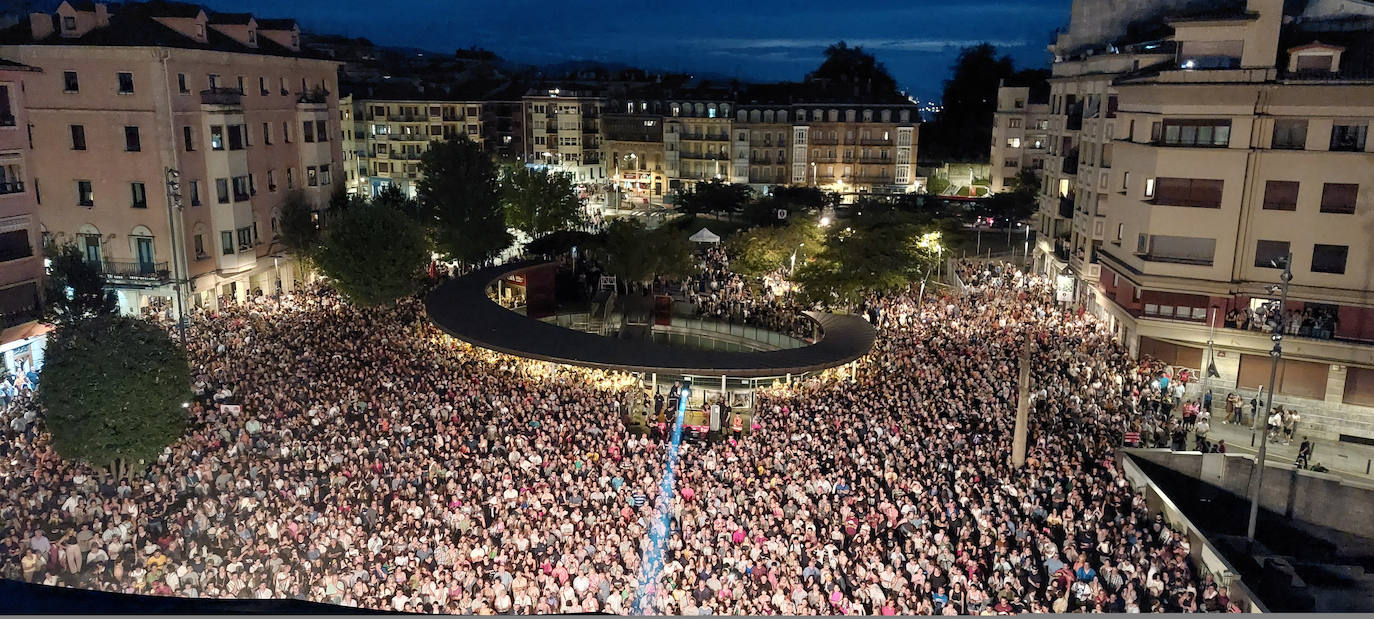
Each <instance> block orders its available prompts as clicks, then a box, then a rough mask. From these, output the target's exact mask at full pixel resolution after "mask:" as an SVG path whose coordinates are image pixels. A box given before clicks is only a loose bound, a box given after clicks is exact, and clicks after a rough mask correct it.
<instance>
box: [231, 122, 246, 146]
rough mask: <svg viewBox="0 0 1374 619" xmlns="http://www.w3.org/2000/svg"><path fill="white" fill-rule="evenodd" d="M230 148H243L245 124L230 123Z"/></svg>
mask: <svg viewBox="0 0 1374 619" xmlns="http://www.w3.org/2000/svg"><path fill="white" fill-rule="evenodd" d="M229 150H243V125H229Z"/></svg>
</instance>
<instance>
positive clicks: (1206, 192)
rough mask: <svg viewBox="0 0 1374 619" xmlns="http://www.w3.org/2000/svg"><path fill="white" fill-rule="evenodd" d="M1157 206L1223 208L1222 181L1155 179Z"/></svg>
mask: <svg viewBox="0 0 1374 619" xmlns="http://www.w3.org/2000/svg"><path fill="white" fill-rule="evenodd" d="M1155 183H1156V187H1155V198H1154V203H1155V204H1161V205H1167V206H1189V207H1194V208H1221V189H1222V181H1220V180H1210V179H1202V178H1166V177H1162V178H1158V179H1155Z"/></svg>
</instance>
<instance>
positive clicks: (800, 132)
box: [791, 103, 919, 200]
mask: <svg viewBox="0 0 1374 619" xmlns="http://www.w3.org/2000/svg"><path fill="white" fill-rule="evenodd" d="M791 111H792V114H791V115H792V117H793V119H794V121H793V130H792V136H791V144H792V157H791V161H792V184H794V185H799V184H810V185H813V186H817V187H820V188H822V189H825V190H827V191H833V192H835V193H838V194H840V195H841V196H845V199H847V200H848V199H852V198H854V197H856V196H859V195H863V194H884V193H888V194H890V193H909V192H912V191H916V190H917V189H918V187H917V183H916V151H917V147H918V138H919V134H918V131H917V128H916V126H917V121H918V115H917V110H916V106H915V105H913V104H911V103H892V104H882V103H798V104H794V105H793V106H792V110H791Z"/></svg>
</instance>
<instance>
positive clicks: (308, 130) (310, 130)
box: [302, 120, 315, 142]
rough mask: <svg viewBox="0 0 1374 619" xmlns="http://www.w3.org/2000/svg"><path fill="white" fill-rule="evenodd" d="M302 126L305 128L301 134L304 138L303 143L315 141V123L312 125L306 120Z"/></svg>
mask: <svg viewBox="0 0 1374 619" xmlns="http://www.w3.org/2000/svg"><path fill="white" fill-rule="evenodd" d="M304 125H305V126H304V133H303V134H302V135H304V136H305V141H306V142H314V141H315V123H313V122H311V121H308V120H307V121H305V123H304Z"/></svg>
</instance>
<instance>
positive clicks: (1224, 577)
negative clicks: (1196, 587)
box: [1117, 450, 1267, 613]
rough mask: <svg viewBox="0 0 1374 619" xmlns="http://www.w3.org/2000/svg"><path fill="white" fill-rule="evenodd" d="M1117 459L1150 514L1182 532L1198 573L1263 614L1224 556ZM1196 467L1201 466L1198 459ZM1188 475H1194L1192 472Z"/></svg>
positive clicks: (1147, 480) (1245, 606)
mask: <svg viewBox="0 0 1374 619" xmlns="http://www.w3.org/2000/svg"><path fill="white" fill-rule="evenodd" d="M1125 451H1129V452H1130V455H1133V456H1137V455H1140V454H1138V453H1136V452H1138V451H1150V452H1153V451H1154V450H1125ZM1199 455H1200V454H1199ZM1117 459H1118V461H1119V462H1120V463H1121V466H1122V469H1123V470H1124V471H1125V473H1126V479H1127V480H1128V481H1129V482H1130V484H1131V487H1132V488H1134V489H1135V490H1136V492H1139V493H1141V494H1142V495H1143V496H1144V497H1145V503H1146V505H1148V506H1149V508H1150V511H1151V512H1159V513H1161V514H1163V515H1164V521H1165V522H1166V523H1168V525H1169V527H1171V528H1173V529H1174V530H1176V531H1182V532H1183V533H1184V535H1187V536H1188V547H1189V549H1190V552H1189V559H1190V560H1191V561H1192V563H1193V565H1194V566H1195V567H1196V568H1197V569H1198V571H1199V572H1202V573H1206V574H1211V575H1212V577H1213V578H1214V579H1216V582H1217V583H1218V584H1219V585H1220V586H1222V587H1225V588H1226V593H1227V596H1228V597H1229V598H1231V599H1232V600H1235V601H1236V604H1237V605H1239V606H1240V608H1241V609H1242V610H1244V611H1246V612H1256V613H1262V612H1267V611H1266V609H1265V608H1264V606H1263V605H1262V604H1261V603H1260V602H1259V598H1258V597H1256V596H1255V594H1254V592H1252V591H1250V588H1249V587H1246V586H1245V584H1244V583H1243V582H1241V576H1240V572H1238V571H1236V569H1235V567H1233V566H1232V565H1231V563H1230V562H1228V561H1227V560H1226V558H1225V557H1222V556H1221V553H1220V552H1218V551H1217V549H1216V548H1215V547H1214V546H1212V543H1211V542H1210V541H1208V540H1207V538H1206V537H1204V536H1203V535H1202V531H1201V530H1199V529H1198V528H1197V527H1196V526H1193V523H1192V521H1191V520H1189V519H1188V517H1187V516H1185V515H1183V511H1182V510H1180V509H1179V508H1178V506H1176V505H1174V502H1173V501H1172V500H1170V499H1169V497H1168V495H1166V494H1164V492H1163V491H1162V490H1160V489H1159V487H1158V486H1156V485H1155V484H1154V482H1153V481H1151V480H1150V478H1149V476H1147V475H1145V473H1144V472H1143V471H1141V470H1140V467H1138V466H1136V464H1135V463H1134V462H1132V461H1131V459H1130V458H1126V457H1123V456H1122V455H1121V453H1120V452H1118V455H1117ZM1152 461H1153V460H1152ZM1198 464H1199V465H1200V464H1201V459H1200V458H1199V459H1198ZM1199 468H1200V466H1199ZM1190 474H1193V475H1194V476H1196V474H1194V473H1190Z"/></svg>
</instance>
